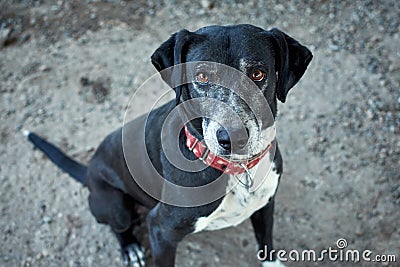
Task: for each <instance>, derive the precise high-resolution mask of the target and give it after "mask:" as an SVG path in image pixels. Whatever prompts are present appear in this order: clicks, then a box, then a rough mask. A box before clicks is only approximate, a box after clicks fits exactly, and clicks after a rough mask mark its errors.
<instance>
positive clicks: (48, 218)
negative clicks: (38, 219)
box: [42, 216, 53, 224]
mask: <svg viewBox="0 0 400 267" xmlns="http://www.w3.org/2000/svg"><path fill="white" fill-rule="evenodd" d="M52 221H53V218H52V217H50V216H44V217H43V218H42V222H43V223H48V224H49V223H51V222H52Z"/></svg>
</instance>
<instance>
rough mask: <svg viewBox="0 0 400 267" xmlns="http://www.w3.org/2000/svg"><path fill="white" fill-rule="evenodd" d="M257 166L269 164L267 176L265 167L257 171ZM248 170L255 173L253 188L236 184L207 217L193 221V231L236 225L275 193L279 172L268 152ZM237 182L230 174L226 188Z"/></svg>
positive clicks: (264, 203)
mask: <svg viewBox="0 0 400 267" xmlns="http://www.w3.org/2000/svg"><path fill="white" fill-rule="evenodd" d="M258 166H271V168H270V171H269V173H268V174H267V177H265V180H263V181H262V179H264V177H262V175H266V173H267V172H265V169H263V168H262V167H261V168H260V169H261V170H258V171H257V167H258ZM258 166H256V167H255V168H254V169H251V170H250V171H251V172H253V173H254V174H255V177H254V181H255V186H256V188H255V190H254V189H253V188H250V189H251V190H248V189H246V188H244V187H243V186H241V185H240V184H237V185H236V186H235V187H234V188H233V189H232V190H231V191H230V192H228V193H227V194H226V195H225V196H224V198H223V199H222V202H221V204H220V205H219V206H218V207H217V209H216V210H214V211H213V212H212V213H211V214H210V215H209V216H207V217H200V218H198V219H197V221H196V223H195V231H194V232H195V233H196V232H200V231H202V230H218V229H222V228H226V227H231V226H236V225H238V224H240V223H242V222H243V221H244V220H246V219H247V218H249V217H250V216H251V215H252V214H253V213H254V212H255V211H257V210H259V209H260V208H262V207H264V206H265V205H266V204H267V203H268V201H269V199H270V197H272V196H273V195H274V194H275V191H276V188H277V186H278V180H279V174H278V173H276V168H275V164H274V163H270V162H269V153H268V154H267V155H266V156H265V157H264V158H263V159H262V160H261V162H260V164H259V165H258ZM236 183H237V180H236V178H235V177H234V176H233V175H231V176H230V179H229V184H228V188H231V187H232V186H233V185H234V184H236Z"/></svg>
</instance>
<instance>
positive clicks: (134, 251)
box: [122, 243, 146, 267]
mask: <svg viewBox="0 0 400 267" xmlns="http://www.w3.org/2000/svg"><path fill="white" fill-rule="evenodd" d="M122 262H123V264H124V266H126V267H145V266H146V258H145V255H144V249H143V248H142V247H141V246H139V245H138V244H136V243H133V244H130V245H128V246H126V247H124V248H123V249H122Z"/></svg>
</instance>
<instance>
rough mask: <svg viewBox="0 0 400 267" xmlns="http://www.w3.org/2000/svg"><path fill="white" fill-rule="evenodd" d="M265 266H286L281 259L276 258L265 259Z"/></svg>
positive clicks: (263, 264)
mask: <svg viewBox="0 0 400 267" xmlns="http://www.w3.org/2000/svg"><path fill="white" fill-rule="evenodd" d="M262 266H263V267H286V265H285V264H283V263H282V262H281V261H280V260H278V259H276V260H274V261H264V262H263V263H262Z"/></svg>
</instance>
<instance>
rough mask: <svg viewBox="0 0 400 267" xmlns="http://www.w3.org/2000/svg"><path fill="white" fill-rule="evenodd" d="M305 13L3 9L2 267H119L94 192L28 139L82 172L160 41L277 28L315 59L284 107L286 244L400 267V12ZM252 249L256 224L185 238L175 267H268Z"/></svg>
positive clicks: (346, 9)
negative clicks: (208, 30) (227, 29)
mask: <svg viewBox="0 0 400 267" xmlns="http://www.w3.org/2000/svg"><path fill="white" fill-rule="evenodd" d="M11 2H12V3H11ZM301 2H302V1H295V0H292V1H266V2H263V3H261V2H256V1H235V2H231V3H229V4H228V3H221V2H218V1H213V0H202V1H200V2H199V3H197V2H192V1H188V0H184V1H163V2H161V3H158V2H156V1H154V2H153V1H150V0H148V1H147V0H140V1H118V0H108V1H99V0H97V1H96V0H84V1H77V0H76V1H64V0H60V1H50V0H43V1H34V0H31V1H30V0H20V1H1V0H0V95H1V97H0V118H1V124H0V133H1V137H0V138H1V139H0V162H1V165H0V203H1V206H0V207H1V216H0V231H1V232H0V233H1V234H0V237H1V242H0V266H74V267H77V266H122V264H121V260H120V257H119V256H120V255H119V251H118V245H117V242H116V240H115V239H114V237H113V236H112V234H111V232H110V231H109V229H108V227H106V226H104V225H99V224H97V223H96V222H95V220H94V218H93V217H92V215H91V214H90V212H89V209H88V204H87V195H88V192H87V191H86V189H85V188H82V187H81V186H80V185H79V184H78V183H76V182H75V181H73V180H72V179H70V178H69V177H68V176H67V175H66V174H63V173H62V172H61V171H59V170H57V169H56V167H55V166H54V165H53V164H52V163H50V162H49V160H47V159H46V158H45V157H44V156H43V155H42V154H41V153H40V152H38V151H36V150H33V148H32V145H31V144H30V143H28V142H27V141H26V140H25V139H24V137H23V136H22V134H21V130H22V129H29V130H31V131H35V132H37V133H39V134H41V135H43V136H45V137H46V138H48V139H49V140H51V141H52V142H54V143H55V144H57V145H59V146H61V147H62V148H63V149H64V150H65V151H66V152H67V153H68V154H69V155H72V156H74V157H76V158H77V159H79V160H81V161H83V162H87V161H88V159H89V157H90V156H91V155H92V153H93V150H94V149H95V148H96V147H97V145H98V144H99V142H100V141H101V140H102V138H103V137H105V136H106V135H107V134H108V133H109V132H110V131H112V130H113V129H115V128H117V127H119V126H120V125H121V123H122V120H123V114H124V108H125V106H126V105H127V103H128V101H129V98H130V96H132V94H133V93H134V92H135V90H136V89H137V88H138V87H139V86H140V85H141V84H142V83H143V82H144V81H145V80H146V79H147V78H148V77H150V76H151V75H152V74H154V73H155V70H154V68H153V67H152V65H151V63H150V60H149V58H150V55H151V54H152V52H153V51H154V50H155V49H156V48H157V47H158V45H159V44H160V43H161V42H162V41H164V40H166V38H167V37H168V36H169V35H170V34H172V33H174V32H176V31H178V30H179V29H182V28H187V29H189V30H195V29H197V28H199V27H202V26H206V25H209V24H222V25H225V24H237V23H251V24H255V25H258V26H261V27H263V28H266V29H268V28H271V27H278V28H280V29H282V30H284V31H285V32H287V33H288V34H290V35H291V36H293V37H295V38H296V39H297V40H299V41H300V42H301V43H302V44H304V45H307V46H308V47H310V49H311V50H312V51H313V54H314V60H313V61H312V62H311V65H310V67H309V69H308V70H307V72H306V74H305V76H304V77H303V79H302V80H301V82H300V83H299V84H298V85H297V86H296V87H295V88H294V89H292V91H291V92H290V94H289V96H288V99H287V102H286V103H285V104H280V106H279V111H280V112H279V118H278V125H277V127H278V128H277V131H278V140H279V142H280V147H281V151H282V154H283V158H284V175H283V177H282V182H281V185H280V188H279V190H278V193H277V200H276V215H275V230H274V233H275V237H274V240H275V246H276V247H277V248H278V249H284V250H286V251H290V250H293V249H296V250H300V251H301V250H304V249H315V250H316V251H321V250H323V249H328V248H329V247H332V248H336V241H337V240H338V239H339V238H344V239H346V241H347V242H348V247H347V248H349V249H357V250H360V251H363V250H366V249H369V250H371V251H372V252H373V255H377V254H393V255H396V257H397V262H396V263H377V262H374V263H369V264H367V263H365V262H363V263H362V265H363V266H364V265H367V266H400V227H399V222H400V164H399V160H400V88H399V87H400V86H399V84H400V35H399V29H400V24H399V23H400V20H399V17H400V13H399V10H400V4H399V3H400V2H399V1H394V0H390V1H380V3H378V2H379V1H362V0H360V1H324V0H321V1H305V2H306V3H301ZM143 101H151V92H149V96H148V98H145V99H143ZM255 247H256V241H255V238H254V235H253V232H252V230H251V225H250V223H249V222H248V221H246V222H245V223H243V224H242V225H240V226H239V227H237V228H232V229H227V230H222V231H216V232H205V233H199V234H196V235H194V236H190V237H188V238H186V239H185V241H184V242H182V243H181V244H180V246H179V249H178V250H179V251H178V256H177V266H203V267H204V266H260V263H258V260H257V258H256V254H255ZM287 265H288V266H320V265H324V266H344V265H346V266H353V265H354V266H355V265H357V264H356V263H345V262H339V261H336V262H332V261H327V260H326V261H324V262H317V263H314V262H288V263H287Z"/></svg>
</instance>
